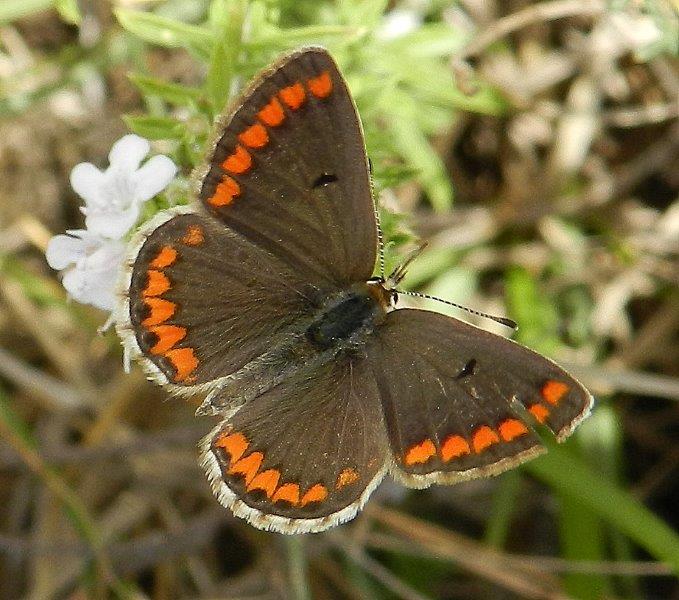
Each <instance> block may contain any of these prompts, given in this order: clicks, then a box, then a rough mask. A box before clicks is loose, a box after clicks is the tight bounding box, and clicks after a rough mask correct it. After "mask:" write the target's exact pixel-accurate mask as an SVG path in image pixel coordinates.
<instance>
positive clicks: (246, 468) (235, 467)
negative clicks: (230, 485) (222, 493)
mask: <svg viewBox="0 0 679 600" xmlns="http://www.w3.org/2000/svg"><path fill="white" fill-rule="evenodd" d="M262 460H264V455H263V454H262V453H261V452H253V453H252V454H248V455H247V456H246V457H245V458H241V459H240V460H239V461H238V462H236V463H234V464H232V465H231V467H230V468H229V475H242V476H243V477H244V478H245V485H246V486H247V485H250V482H251V481H252V480H253V479H254V478H255V475H257V471H259V467H261V466H262Z"/></svg>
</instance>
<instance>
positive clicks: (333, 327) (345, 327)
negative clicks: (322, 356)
mask: <svg viewBox="0 0 679 600" xmlns="http://www.w3.org/2000/svg"><path fill="white" fill-rule="evenodd" d="M385 294H388V292H387V291H386V290H385V289H384V288H383V287H382V286H381V285H380V284H379V282H377V281H370V282H367V283H365V284H359V285H355V286H352V287H351V288H349V289H348V290H346V291H345V292H342V293H341V294H340V295H338V296H336V297H334V298H333V299H332V300H331V301H329V302H328V303H326V305H325V306H323V307H322V308H321V310H320V311H319V312H318V313H317V316H316V318H315V319H314V321H313V322H312V323H311V324H310V325H309V327H308V328H307V330H306V337H307V339H308V341H309V342H310V343H311V344H312V345H313V346H315V347H316V348H318V349H319V350H327V349H330V348H333V347H337V349H341V348H342V347H347V346H348V347H355V346H356V345H360V343H361V342H362V340H363V338H364V337H365V335H366V334H368V333H370V331H372V329H373V327H374V325H375V324H377V323H378V322H380V321H381V320H382V319H383V317H384V315H385V314H386V312H387V309H388V308H389V301H388V296H386V295H385Z"/></svg>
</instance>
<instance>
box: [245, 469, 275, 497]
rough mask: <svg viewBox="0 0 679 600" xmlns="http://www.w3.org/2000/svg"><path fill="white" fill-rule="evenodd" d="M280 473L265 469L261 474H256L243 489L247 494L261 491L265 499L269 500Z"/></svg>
mask: <svg viewBox="0 0 679 600" xmlns="http://www.w3.org/2000/svg"><path fill="white" fill-rule="evenodd" d="M280 476H281V472H280V471H277V470H276V469H267V470H266V471H262V472H261V473H257V475H255V477H254V479H253V480H252V481H251V482H250V483H249V484H248V485H247V487H246V488H245V489H246V491H248V492H253V491H254V490H262V491H263V492H264V493H265V494H266V496H267V498H271V496H273V493H274V492H275V491H276V486H277V485H278V480H279V479H280Z"/></svg>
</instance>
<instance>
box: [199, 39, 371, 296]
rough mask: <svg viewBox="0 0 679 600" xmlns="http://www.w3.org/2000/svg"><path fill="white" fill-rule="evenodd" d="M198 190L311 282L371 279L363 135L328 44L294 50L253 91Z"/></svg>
mask: <svg viewBox="0 0 679 600" xmlns="http://www.w3.org/2000/svg"><path fill="white" fill-rule="evenodd" d="M199 196H200V200H201V202H202V203H203V205H204V206H205V207H206V208H207V210H208V211H209V213H210V214H212V215H213V216H215V217H216V218H218V219H219V220H221V221H222V222H223V223H226V224H227V225H228V226H229V227H230V228H232V229H233V230H234V231H237V232H238V233H240V234H241V235H243V236H244V237H245V238H247V239H248V240H250V241H251V242H252V243H254V244H256V245H258V246H260V247H261V248H264V249H266V250H267V251H268V252H270V253H271V254H273V255H275V256H277V257H278V258H280V259H281V260H283V261H284V262H285V263H287V264H288V265H289V266H290V267H291V268H293V269H294V270H295V271H296V272H298V273H300V274H302V275H303V276H305V277H306V278H307V279H308V280H310V281H326V282H332V283H334V284H336V285H338V286H340V287H341V286H344V285H346V284H349V283H353V282H356V281H365V280H367V279H368V278H369V277H370V276H371V275H372V271H373V268H374V266H375V255H376V247H377V233H376V221H375V213H374V210H375V209H374V204H373V200H372V191H371V184H370V176H369V169H368V160H367V157H366V154H365V146H364V142H363V133H362V130H361V124H360V121H359V119H358V115H357V113H356V109H355V107H354V104H353V101H352V99H351V96H350V95H349V91H348V89H347V86H346V83H345V81H344V79H343V78H342V75H341V74H340V72H339V70H338V68H337V66H336V65H335V63H334V61H333V59H332V58H331V57H330V55H329V54H328V53H327V52H326V51H325V50H323V49H320V48H308V49H304V50H301V51H299V52H295V53H294V54H291V55H289V56H287V57H285V58H283V59H282V60H280V61H278V62H277V63H276V64H274V65H273V66H272V67H271V68H270V69H268V70H267V71H265V72H264V73H263V74H262V75H260V76H259V77H258V78H257V79H256V80H255V81H254V82H253V84H251V85H250V86H249V87H248V89H247V90H246V91H245V92H244V93H243V95H242V99H241V101H240V102H239V103H237V105H236V108H235V110H233V111H232V112H231V113H230V115H229V116H228V117H227V118H226V119H225V124H224V128H223V130H222V131H220V133H219V137H218V138H217V140H216V142H215V144H214V151H213V154H212V157H211V160H210V162H209V165H208V167H207V170H206V171H205V172H201V173H200V189H199Z"/></svg>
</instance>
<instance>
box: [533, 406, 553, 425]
mask: <svg viewBox="0 0 679 600" xmlns="http://www.w3.org/2000/svg"><path fill="white" fill-rule="evenodd" d="M528 412H529V413H530V414H531V415H533V416H534V417H535V419H536V420H537V422H538V423H544V422H545V421H546V420H547V417H548V416H549V409H548V408H545V407H544V406H542V404H531V405H530V406H529V407H528Z"/></svg>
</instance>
